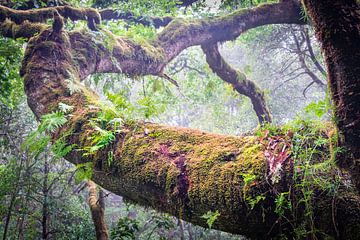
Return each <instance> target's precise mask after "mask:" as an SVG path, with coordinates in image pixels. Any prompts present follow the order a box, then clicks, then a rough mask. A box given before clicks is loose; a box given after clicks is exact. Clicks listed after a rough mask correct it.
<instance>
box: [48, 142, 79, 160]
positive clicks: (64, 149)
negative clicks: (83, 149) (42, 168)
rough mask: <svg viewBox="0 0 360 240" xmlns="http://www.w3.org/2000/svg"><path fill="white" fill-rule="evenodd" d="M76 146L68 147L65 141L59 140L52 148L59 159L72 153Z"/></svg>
mask: <svg viewBox="0 0 360 240" xmlns="http://www.w3.org/2000/svg"><path fill="white" fill-rule="evenodd" d="M75 146H76V144H71V145H67V144H66V142H65V141H64V140H62V139H59V140H57V141H56V142H55V143H54V144H53V145H52V146H51V150H52V152H53V154H54V156H55V158H57V159H59V158H62V157H64V156H66V155H67V154H68V153H69V152H71V150H73V148H74V147H75Z"/></svg>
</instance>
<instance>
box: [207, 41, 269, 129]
mask: <svg viewBox="0 0 360 240" xmlns="http://www.w3.org/2000/svg"><path fill="white" fill-rule="evenodd" d="M201 47H202V49H203V51H204V53H205V55H206V61H207V63H208V64H209V66H210V68H211V69H212V70H213V71H214V73H216V74H217V75H218V76H219V77H220V78H221V79H222V80H224V81H225V82H227V83H229V84H231V85H232V87H233V88H234V90H235V91H237V92H238V93H240V94H241V95H245V96H247V97H248V98H250V100H251V102H252V104H253V107H254V110H255V112H256V115H257V117H258V119H259V122H260V123H266V122H268V123H269V122H271V115H270V112H269V109H268V107H267V105H266V101H265V98H264V93H263V92H262V91H261V90H260V88H259V87H258V86H257V85H256V84H255V83H254V82H253V81H251V80H249V79H247V77H246V75H245V74H244V73H242V72H240V71H238V70H235V69H233V68H232V67H231V66H230V65H229V64H228V63H227V62H226V61H225V60H224V59H223V57H222V56H221V54H220V52H219V49H218V46H217V45H216V44H212V45H207V46H205V45H202V46H201Z"/></svg>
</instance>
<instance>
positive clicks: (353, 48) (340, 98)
mask: <svg viewBox="0 0 360 240" xmlns="http://www.w3.org/2000/svg"><path fill="white" fill-rule="evenodd" d="M303 2H304V5H305V7H306V10H307V12H308V14H309V16H310V17H311V19H312V21H313V24H314V26H315V31H316V34H317V37H318V39H319V41H320V42H321V46H322V50H323V53H324V55H325V63H326V67H327V72H328V81H329V86H330V90H331V97H332V100H333V102H334V105H335V120H336V123H337V127H338V130H339V136H340V139H339V140H340V145H341V146H343V147H344V151H343V152H342V153H341V154H339V156H338V158H337V161H338V164H339V166H340V167H342V168H344V169H346V170H348V171H350V173H351V175H352V177H353V179H354V181H355V184H356V186H357V189H358V190H359V192H360V48H359V46H360V6H359V3H358V1H356V0H324V1H316V0H303Z"/></svg>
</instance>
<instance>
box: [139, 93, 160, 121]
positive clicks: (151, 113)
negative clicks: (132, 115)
mask: <svg viewBox="0 0 360 240" xmlns="http://www.w3.org/2000/svg"><path fill="white" fill-rule="evenodd" d="M137 104H138V105H139V111H140V113H141V115H142V117H144V118H145V119H150V118H151V117H155V116H157V115H159V114H160V113H161V112H162V111H164V109H161V108H159V107H158V104H157V103H156V102H155V101H154V99H152V98H151V97H147V96H145V97H143V98H142V99H139V100H138V102H137Z"/></svg>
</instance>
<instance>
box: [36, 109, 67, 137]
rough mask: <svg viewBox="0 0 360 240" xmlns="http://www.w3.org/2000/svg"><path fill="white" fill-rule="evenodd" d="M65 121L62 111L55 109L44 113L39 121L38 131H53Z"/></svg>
mask: <svg viewBox="0 0 360 240" xmlns="http://www.w3.org/2000/svg"><path fill="white" fill-rule="evenodd" d="M66 122H67V119H66V117H65V115H64V113H63V112H60V111H56V112H52V113H49V114H45V115H44V116H42V117H41V123H40V125H39V128H38V131H40V132H41V133H45V132H47V133H54V132H55V131H56V130H57V129H58V128H60V127H62V126H63V125H64V124H65V123H66Z"/></svg>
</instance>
